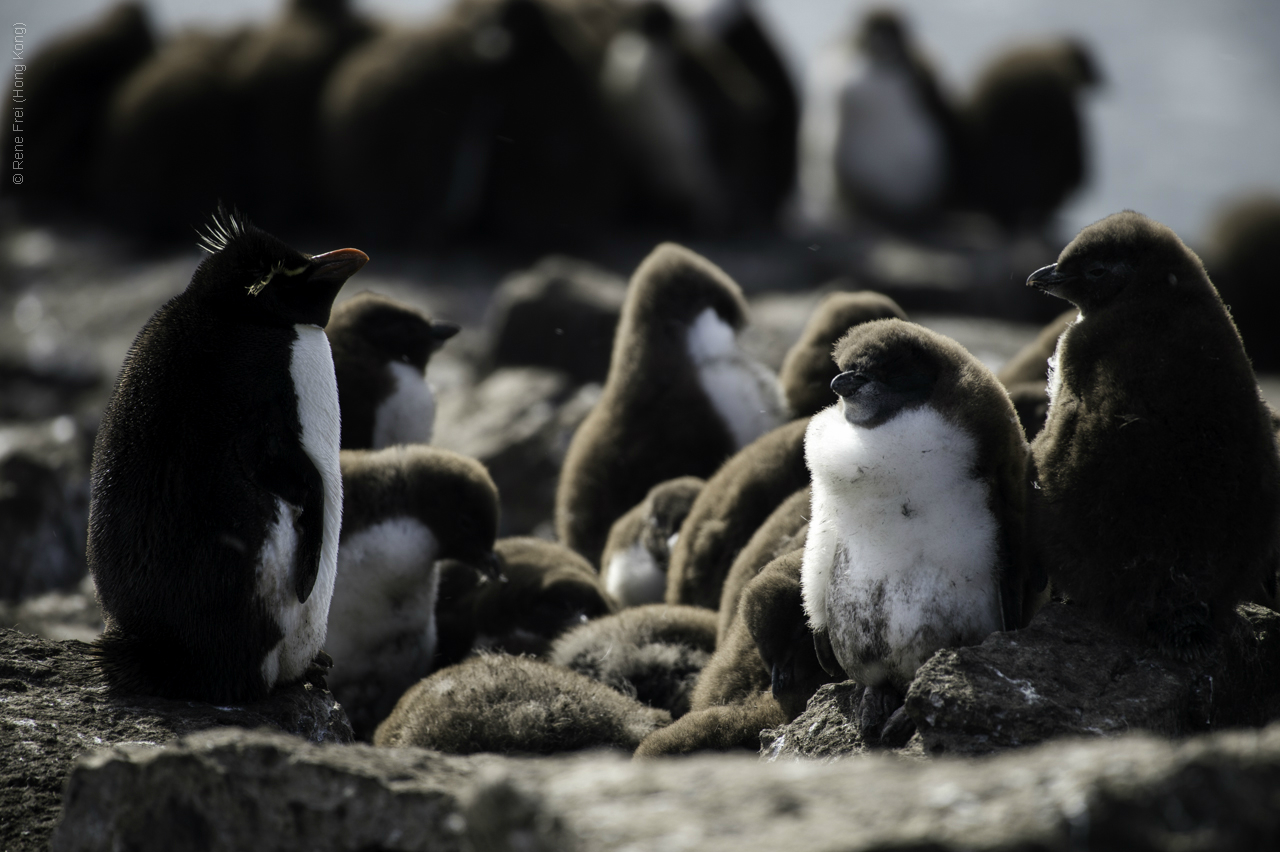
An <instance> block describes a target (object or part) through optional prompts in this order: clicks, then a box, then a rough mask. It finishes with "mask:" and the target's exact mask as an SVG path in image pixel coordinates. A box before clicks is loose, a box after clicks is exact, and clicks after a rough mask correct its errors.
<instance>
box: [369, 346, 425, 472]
mask: <svg viewBox="0 0 1280 852" xmlns="http://www.w3.org/2000/svg"><path fill="white" fill-rule="evenodd" d="M387 369H389V370H390V371H391V377H392V379H393V380H394V381H395V390H393V391H392V393H391V395H390V396H388V397H387V398H386V399H384V400H383V401H382V403H381V404H379V405H378V409H377V411H375V412H374V415H373V449H375V450H380V449H383V448H384V447H391V446H395V445H396V444H429V443H431V432H432V428H433V426H434V424H435V419H436V398H435V394H434V393H432V392H431V386H430V385H428V384H427V382H426V380H425V379H424V378H423V375H422V373H421V372H420V371H419V370H418V369H417V368H416V367H414V366H413V365H412V364H405V363H403V362H401V361H392V362H391V363H389V364H388V365H387Z"/></svg>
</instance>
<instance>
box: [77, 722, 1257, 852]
mask: <svg viewBox="0 0 1280 852" xmlns="http://www.w3.org/2000/svg"><path fill="white" fill-rule="evenodd" d="M1277 789H1280V726H1272V727H1270V728H1268V729H1266V730H1263V731H1247V732H1230V733H1223V734H1214V735H1209V736H1204V737H1198V738H1195V739H1192V740H1190V741H1186V742H1180V743H1170V742H1167V741H1164V740H1162V739H1159V738H1156V737H1152V736H1150V735H1143V734H1130V735H1126V736H1123V737H1119V738H1116V739H1114V740H1108V741H1105V742H1099V741H1078V740H1077V741H1069V742H1062V743H1055V744H1051V745H1046V746H1042V747H1038V748H1035V749H1028V750H1025V751H1022V752H1018V753H1013V754H1006V755H1000V756H997V757H994V758H991V759H988V760H983V761H973V760H967V759H961V758H941V759H938V760H934V761H904V760H900V759H896V758H893V757H890V756H883V755H878V756H877V755H873V756H868V757H864V758H860V759H857V760H846V761H842V762H839V763H831V764H828V763H820V762H817V761H789V762H780V763H775V764H765V765H762V764H759V763H757V762H755V761H754V760H753V759H751V758H749V757H736V756H725V755H719V756H714V757H701V756H700V757H692V758H681V759H667V760H646V761H638V762H631V761H625V760H622V759H619V758H617V757H611V756H608V755H592V754H587V755H583V756H576V757H556V758H545V759H542V760H522V759H509V758H499V757H495V756H472V757H448V756H444V755H439V754H436V753H433V752H426V751H422V750H418V749H386V750H379V749H376V748H373V747H369V746H365V745H351V746H341V747H333V746H315V745H311V744H308V743H306V742H303V741H302V740H299V739H296V738H291V737H287V736H284V735H281V734H278V733H270V732H259V731H238V730H219V731H208V732H204V733H200V734H196V735H194V736H191V737H188V738H186V739H185V740H183V741H181V742H179V743H177V744H175V745H170V746H167V747H159V748H157V747H153V746H140V745H129V746H116V747H114V748H111V749H107V750H104V751H100V752H97V753H94V754H92V755H90V756H87V757H85V758H84V759H82V760H81V761H80V762H79V763H78V764H77V766H76V767H75V769H74V771H73V772H72V774H71V777H70V779H69V782H68V784H67V794H66V807H65V810H64V812H63V819H62V823H61V825H60V826H59V827H58V831H57V835H56V836H55V837H54V840H53V844H52V848H53V849H54V850H55V852H72V851H73V850H74V851H75V852H81V851H82V850H83V852H90V850H104V852H105V850H109V849H136V850H140V852H141V850H150V849H174V848H199V849H203V850H211V852H212V850H224V849H226V850H232V849H247V848H252V849H260V850H275V849H280V850H284V849H300V848H305V849H313V850H330V849H333V850H337V849H387V850H390V849H395V850H418V849H438V850H455V849H456V850H577V852H587V851H588V850H610V849H628V850H673V849H697V850H700V852H701V850H707V852H717V851H718V850H726V852H728V850H734V852H757V850H759V852H765V850H768V852H776V850H778V849H787V850H796V852H805V850H819V849H843V850H872V849H920V850H925V849H927V850H951V849H955V850H960V849H964V850H1030V849H1034V850H1063V852H1066V850H1072V849H1126V850H1168V852H1173V850H1211V849H1212V850H1226V851H1227V852H1234V850H1256V849H1265V848H1275V843H1276V840H1277V839H1278V838H1280V808H1277V807H1276V806H1275V796H1276V790H1277Z"/></svg>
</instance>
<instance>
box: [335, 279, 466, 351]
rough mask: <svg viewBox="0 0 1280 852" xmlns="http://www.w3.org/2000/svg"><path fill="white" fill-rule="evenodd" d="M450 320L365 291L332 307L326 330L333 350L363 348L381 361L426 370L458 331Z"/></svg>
mask: <svg viewBox="0 0 1280 852" xmlns="http://www.w3.org/2000/svg"><path fill="white" fill-rule="evenodd" d="M458 330H459V328H458V326H457V325H456V324H454V323H451V322H444V321H442V320H433V319H429V318H428V317H426V316H423V314H422V313H421V312H419V311H417V310H415V309H413V308H411V307H409V306H408V305H405V304H402V303H400V302H397V301H395V300H394V299H388V298H387V297H386V296H380V295H378V294H376V293H370V292H367V291H366V292H364V293H361V294H359V295H358V296H355V297H354V298H352V299H348V300H347V301H345V302H343V303H342V304H340V305H338V306H337V307H335V308H334V309H333V316H332V318H331V319H330V320H329V324H328V325H327V326H326V327H325V331H326V332H327V333H328V334H329V339H330V341H331V342H332V343H333V346H334V351H335V352H337V351H338V350H339V349H343V350H345V351H352V350H357V349H359V350H364V351H366V352H369V353H372V354H373V355H374V356H376V357H378V358H379V359H380V360H381V361H387V362H390V361H402V362H404V363H406V364H410V365H412V366H414V367H416V368H418V369H419V370H425V369H426V367H427V361H428V360H429V359H430V357H431V353H432V352H435V351H436V350H437V349H439V348H440V347H441V346H443V345H444V342H445V341H446V340H448V339H449V338H451V337H453V336H454V335H455V334H457V333H458Z"/></svg>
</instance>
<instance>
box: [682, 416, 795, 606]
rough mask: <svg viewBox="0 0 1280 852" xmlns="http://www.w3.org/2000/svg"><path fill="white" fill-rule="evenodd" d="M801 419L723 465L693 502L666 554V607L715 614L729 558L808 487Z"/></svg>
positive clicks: (752, 444)
mask: <svg viewBox="0 0 1280 852" xmlns="http://www.w3.org/2000/svg"><path fill="white" fill-rule="evenodd" d="M807 422H808V421H807V420H805V419H803V418H801V419H798V420H792V421H791V422H790V423H787V424H786V425H784V426H779V427H778V428H777V429H774V430H773V431H771V432H769V433H767V434H765V435H763V436H761V437H760V438H758V439H757V440H755V441H753V442H752V443H751V444H750V445H749V446H747V447H744V448H743V449H742V450H741V451H740V452H738V453H737V454H735V455H734V456H733V458H731V459H729V460H728V461H727V462H725V463H724V464H723V465H722V466H721V467H720V469H719V470H717V471H716V472H715V475H714V476H712V477H711V478H710V479H708V480H707V484H706V486H705V487H704V488H703V489H702V492H701V493H700V494H698V498H697V499H696V500H694V501H693V507H692V508H691V509H690V510H689V516H688V517H687V518H685V520H684V524H682V525H681V527H680V535H679V537H678V538H677V539H676V543H675V547H674V548H673V549H672V551H671V562H670V564H669V565H668V567H667V597H666V601H667V603H671V604H677V603H678V604H689V605H691V606H704V607H707V608H708V609H715V608H716V607H717V606H719V604H720V594H721V591H722V589H723V587H724V579H725V577H726V576H727V575H728V573H729V568H730V567H731V566H732V565H733V560H734V558H736V557H737V555H738V552H739V551H740V550H741V549H742V547H743V545H745V544H746V543H747V541H748V540H749V539H750V538H751V535H752V533H754V532H755V531H756V529H757V528H758V527H759V526H760V524H762V523H763V522H764V520H765V519H766V518H768V517H769V514H770V513H771V512H773V510H774V509H776V508H777V507H778V504H780V503H781V502H782V501H784V500H786V499H787V497H789V496H790V495H791V494H793V493H795V491H796V489H798V488H803V487H805V486H806V485H807V484H808V483H809V470H808V468H806V467H805V464H804V432H805V427H806V424H807Z"/></svg>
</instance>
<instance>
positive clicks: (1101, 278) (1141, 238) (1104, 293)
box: [1027, 210, 1208, 318]
mask: <svg viewBox="0 0 1280 852" xmlns="http://www.w3.org/2000/svg"><path fill="white" fill-rule="evenodd" d="M1207 284H1208V277H1207V275H1206V273H1205V271H1204V265H1203V264H1202V263H1201V262H1200V258H1198V257H1196V255H1195V254H1194V253H1193V252H1192V251H1191V250H1190V249H1188V248H1187V247H1186V246H1185V245H1184V244H1183V243H1182V240H1180V239H1178V235H1177V234H1175V233H1174V232H1173V231H1172V230H1171V229H1169V228H1167V227H1165V226H1164V225H1162V224H1160V223H1159V222H1156V221H1155V220H1153V219H1149V218H1147V217H1146V216H1143V215H1142V214H1141V213H1135V212H1133V211H1132V210H1125V211H1124V212H1122V213H1115V214H1113V215H1111V216H1108V217H1107V218H1105V219H1103V220H1101V221H1099V222H1095V223H1093V224H1092V225H1089V226H1088V227H1086V228H1085V229H1084V230H1082V231H1081V232H1080V233H1079V234H1078V235H1076V238H1075V239H1074V240H1072V241H1071V242H1070V243H1069V244H1068V245H1067V247H1066V248H1064V249H1063V250H1062V254H1060V255H1059V256H1058V262H1057V263H1051V264H1049V265H1048V266H1045V267H1042V268H1040V269H1037V270H1036V271H1035V272H1033V273H1031V275H1030V276H1029V277H1028V278H1027V286H1029V287H1035V288H1037V289H1039V290H1041V291H1043V292H1045V293H1048V294H1049V295H1051V296H1057V297H1058V298H1060V299H1066V300H1067V301H1068V302H1070V303H1071V304H1073V305H1075V306H1076V307H1078V308H1079V309H1080V311H1081V313H1082V314H1083V315H1084V317H1085V318H1087V317H1089V316H1090V314H1092V313H1094V312H1096V311H1098V310H1101V309H1102V308H1105V307H1107V306H1108V305H1111V304H1113V303H1116V302H1117V301H1129V300H1133V299H1168V300H1173V299H1178V298H1180V297H1184V296H1187V295H1193V294H1197V293H1202V292H1203V290H1204V287H1205V286H1206V285H1207Z"/></svg>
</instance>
